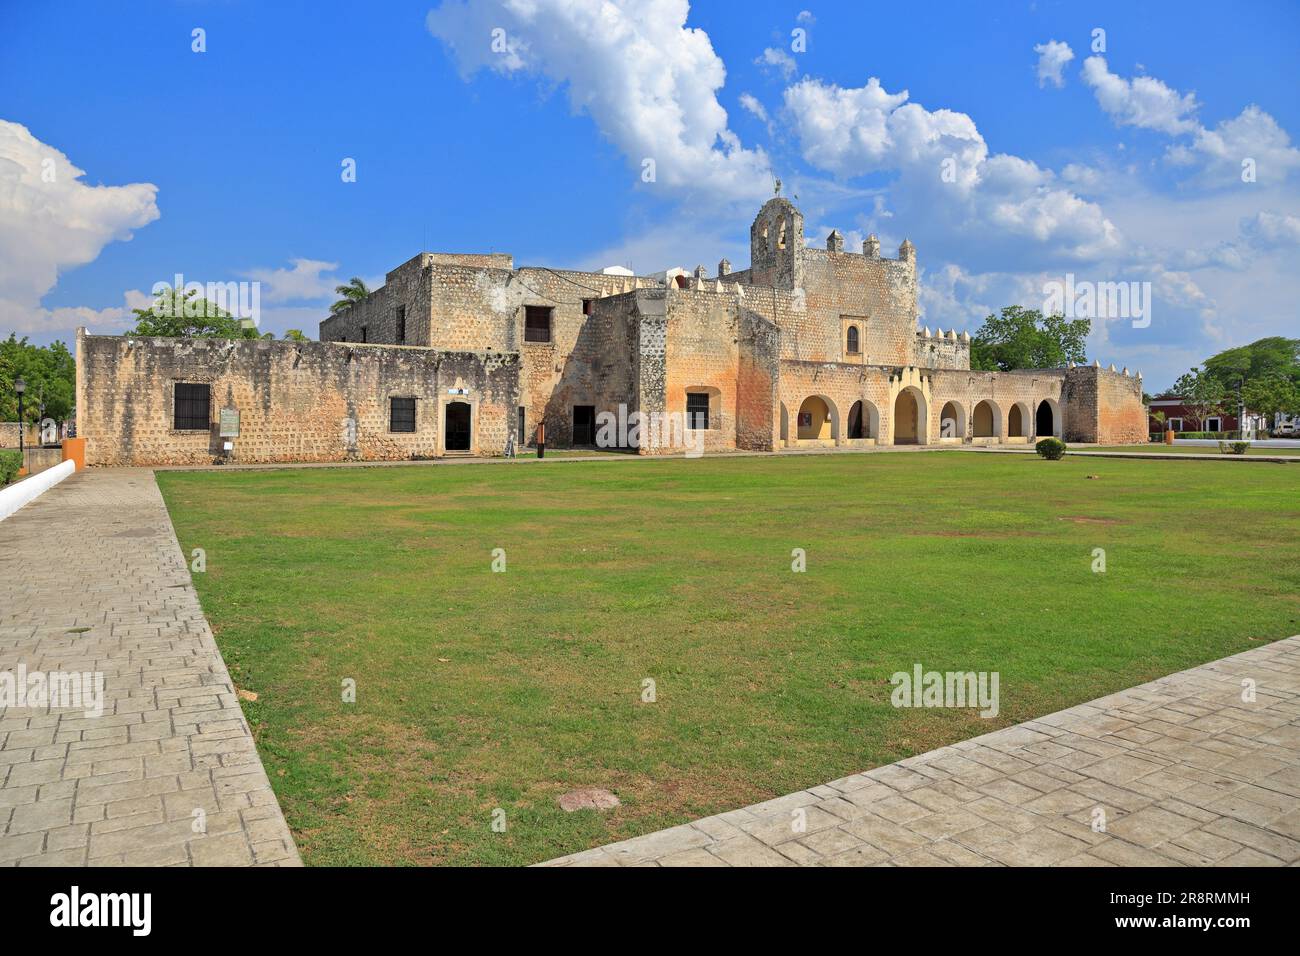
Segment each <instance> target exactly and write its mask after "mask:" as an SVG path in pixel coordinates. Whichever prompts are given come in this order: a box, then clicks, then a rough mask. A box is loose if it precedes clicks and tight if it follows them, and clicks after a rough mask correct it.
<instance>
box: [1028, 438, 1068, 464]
mask: <svg viewBox="0 0 1300 956" xmlns="http://www.w3.org/2000/svg"><path fill="white" fill-rule="evenodd" d="M1067 447H1068V446H1067V445H1066V444H1065V442H1063V441H1061V439H1059V438H1044V439H1041V440H1040V441H1039V442H1038V444H1036V445H1035V446H1034V449H1035V451H1037V452H1038V454H1040V455H1042V456H1043V457H1044V458H1046V459H1047V460H1048V461H1060V460H1061V458H1062V457H1064V455H1065V449H1066V448H1067Z"/></svg>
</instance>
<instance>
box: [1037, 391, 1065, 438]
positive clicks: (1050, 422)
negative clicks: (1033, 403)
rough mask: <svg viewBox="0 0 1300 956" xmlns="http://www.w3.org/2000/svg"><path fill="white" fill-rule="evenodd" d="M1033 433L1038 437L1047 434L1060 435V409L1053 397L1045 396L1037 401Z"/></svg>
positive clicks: (1043, 436) (1058, 436) (1057, 436)
mask: <svg viewBox="0 0 1300 956" xmlns="http://www.w3.org/2000/svg"><path fill="white" fill-rule="evenodd" d="M1034 434H1035V435H1036V436H1037V437H1039V438H1046V437H1047V436H1049V435H1052V436H1054V437H1056V438H1060V437H1061V409H1060V407H1059V406H1058V405H1057V404H1056V402H1055V401H1054V400H1053V399H1050V398H1045V399H1043V400H1042V401H1041V402H1039V403H1038V412H1037V414H1036V415H1035V420H1034Z"/></svg>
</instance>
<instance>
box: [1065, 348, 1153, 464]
mask: <svg viewBox="0 0 1300 956" xmlns="http://www.w3.org/2000/svg"><path fill="white" fill-rule="evenodd" d="M1065 398H1066V401H1067V403H1068V405H1067V407H1068V412H1067V415H1066V433H1065V440H1066V441H1067V442H1071V441H1073V442H1098V443H1099V444H1103V445H1123V444H1131V443H1134V442H1145V441H1146V440H1147V438H1148V434H1147V417H1146V406H1145V405H1143V404H1142V379H1140V378H1138V377H1137V376H1133V375H1128V374H1127V373H1126V371H1125V372H1116V371H1112V370H1110V369H1104V368H1101V367H1099V366H1096V365H1084V366H1080V367H1078V368H1072V369H1070V370H1069V371H1068V372H1067V373H1066V378H1065Z"/></svg>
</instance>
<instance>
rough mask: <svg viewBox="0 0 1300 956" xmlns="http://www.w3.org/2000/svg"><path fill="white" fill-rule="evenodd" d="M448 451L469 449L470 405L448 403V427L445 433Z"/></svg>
mask: <svg viewBox="0 0 1300 956" xmlns="http://www.w3.org/2000/svg"><path fill="white" fill-rule="evenodd" d="M444 437H445V447H446V450H447V451H469V405H468V404H467V403H465V402H448V403H447V427H446V431H445V433H444Z"/></svg>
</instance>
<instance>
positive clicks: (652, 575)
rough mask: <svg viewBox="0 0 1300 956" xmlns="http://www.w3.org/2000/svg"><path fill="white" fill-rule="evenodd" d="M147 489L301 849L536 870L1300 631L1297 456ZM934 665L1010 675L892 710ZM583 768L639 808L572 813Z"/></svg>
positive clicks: (502, 474) (438, 477)
mask: <svg viewBox="0 0 1300 956" xmlns="http://www.w3.org/2000/svg"><path fill="white" fill-rule="evenodd" d="M1089 476H1096V477H1095V478H1091V479H1090V478H1089ZM158 483H159V485H160V486H161V488H162V490H163V494H164V495H165V497H166V500H167V504H168V507H169V509H170V511H171V514H172V518H173V521H174V522H175V525H176V530H177V532H178V534H179V537H180V541H181V545H182V547H183V548H184V549H185V551H186V553H187V554H188V553H189V550H190V549H192V548H196V547H201V548H204V549H206V552H207V572H206V573H204V574H195V575H194V579H195V584H196V585H197V587H198V591H199V594H200V596H201V598H202V601H203V606H204V609H205V610H206V612H207V614H208V617H209V620H210V621H211V622H212V624H213V627H214V628H215V629H216V634H217V640H218V643H219V644H220V646H221V650H222V653H223V654H224V656H225V659H226V662H227V664H228V665H229V666H230V669H231V672H232V674H233V676H234V679H235V682H236V684H237V685H239V686H240V687H241V688H245V689H248V690H251V691H255V692H256V693H257V694H258V695H259V696H258V699H257V701H256V702H252V703H249V702H245V703H244V705H243V706H244V709H245V713H246V714H247V715H248V719H249V722H250V724H251V725H252V726H253V728H254V732H255V734H256V736H257V741H258V747H259V750H260V752H261V754H262V758H263V760H264V761H265V764H266V767H267V771H268V773H269V774H270V777H271V782H272V784H273V785H274V787H275V790H276V793H277V795H278V797H279V799H280V803H281V805H282V806H283V808H284V811H285V814H286V816H287V818H288V821H289V824H290V826H291V827H292V828H293V831H294V834H295V837H296V838H297V840H298V844H299V847H300V849H301V851H302V855H303V857H304V859H305V860H306V861H307V862H308V863H314V864H473V863H484V864H516V863H531V862H535V861H539V860H543V859H548V858H551V857H554V856H558V855H561V854H565V853H569V852H573V851H576V850H580V849H583V848H586V847H590V846H595V845H598V844H602V843H606V842H609V841H611V840H617V839H622V838H624V837H628V836H632V835H635V834H639V833H645V832H648V831H651V830H655V829H658V828H661V827H665V826H671V825H674V824H677V823H681V822H683V821H686V820H689V819H693V818H696V817H699V816H703V815H706V814H711V813H716V812H720V811H724V810H730V809H734V808H736V807H739V806H744V805H746V804H749V803H753V802H756V801H759V800H762V799H765V798H768V797H772V796H776V795H780V794H784V793H787V792H790V791H793V790H797V789H800V788H803V787H808V786H812V785H816V784H820V783H823V782H825V781H827V780H831V779H834V778H837V777H840V776H843V775H845V774H849V773H853V772H857V771H861V770H866V769H868V768H870V767H873V766H877V765H880V764H883V763H888V762H891V761H893V760H897V759H900V758H902V757H905V756H908V755H910V754H914V753H918V752H922V751H925V750H929V749H932V748H934V747H936V746H940V745H942V744H947V743H952V742H954V741H957V740H961V739H963V738H966V737H970V736H974V735H976V734H980V733H984V732H987V731H990V730H993V729H995V728H996V727H999V726H1005V725H1007V724H1010V723H1016V722H1019V721H1022V720H1025V719H1027V718H1030V717H1033V716H1036V715H1041V714H1044V713H1047V712H1050V711H1054V710H1058V709H1060V708H1062V707H1066V706H1068V705H1071V704H1074V703H1078V702H1080V701H1084V700H1089V699H1092V698H1094V697H1097V696H1100V695H1102V694H1106V693H1109V692H1112V691H1115V690H1119V689H1120V688H1124V687H1129V686H1131V685H1133V684H1137V683H1140V682H1142V681H1146V680H1150V679H1152V678H1154V677H1157V676H1160V675H1163V674H1168V673H1170V672H1173V671H1177V670H1181V669H1183V668H1186V667H1190V666H1193V665H1196V664H1199V663H1203V662H1205V661H1209V660H1212V659H1214V658H1218V657H1221V656H1223V655H1225V654H1230V653H1233V652H1236V651H1240V650H1244V649H1247V648H1250V647H1257V646H1259V645H1260V644H1262V643H1265V642H1269V641H1273V640H1276V639H1279V638H1282V637H1285V636H1288V635H1291V634H1295V633H1297V632H1300V501H1298V500H1297V492H1300V469H1297V468H1290V467H1286V466H1258V467H1253V468H1246V469H1242V468H1226V467H1204V466H1188V465H1182V464H1179V463H1177V462H1160V461H1150V460H1136V461H1126V460H1120V459H1102V458H1075V459H1071V458H1069V457H1068V456H1067V458H1066V459H1065V460H1063V461H1060V462H1048V461H1044V460H1042V459H1039V458H1037V457H1036V456H1021V455H971V454H960V453H943V452H939V453H931V454H876V455H827V456H799V457H793V456H792V457H772V458H739V459H734V458H733V459H725V458H703V459H697V460H692V461H688V460H684V459H668V460H654V461H602V462H585V463H584V462H567V463H557V464H556V465H555V466H553V467H552V466H549V465H546V464H545V463H542V464H534V465H527V466H525V465H519V466H515V465H511V464H509V463H502V464H484V465H468V466H439V465H431V466H415V467H407V468H355V469H352V468H338V469H315V470H297V471H293V470H284V471H248V472H225V473H223V472H160V473H159V474H158ZM495 548H504V549H505V550H506V559H507V571H506V572H505V573H493V572H492V570H491V562H492V551H493V549H495ZM794 548H803V549H805V550H806V552H807V571H806V572H805V573H802V574H796V573H793V572H792V571H791V550H792V549H794ZM1094 548H1104V549H1105V551H1106V564H1107V570H1106V572H1105V573H1104V574H1096V573H1093V572H1092V570H1091V566H1092V563H1093V554H1092V552H1093V549H1094ZM918 662H919V663H921V664H923V665H924V666H925V668H926V669H936V670H963V671H998V672H999V673H1000V678H1001V688H1000V690H1001V713H1000V714H999V715H998V717H997V718H995V719H991V720H985V719H981V718H979V717H978V716H976V714H975V712H974V711H970V710H952V709H949V710H944V709H930V710H921V709H909V710H900V709H894V708H893V707H891V706H890V704H889V694H890V691H891V686H890V684H889V677H890V675H891V674H892V673H894V672H895V671H900V670H903V671H909V670H911V668H912V666H913V664H915V663H918ZM345 678H352V679H354V680H355V681H356V686H357V700H356V703H355V704H345V703H343V702H342V701H341V699H340V698H341V694H340V687H341V682H342V681H343V680H344V679H345ZM646 678H651V679H653V680H654V681H655V682H656V685H657V686H656V690H657V701H656V702H655V703H642V702H641V694H642V682H643V680H644V679H646ZM582 786H597V787H605V788H607V789H609V790H612V791H613V792H615V793H616V794H617V795H618V796H619V797H620V798H621V800H622V803H623V805H622V806H621V807H619V808H617V809H615V810H612V811H607V812H604V813H598V812H597V811H594V810H582V811H578V812H576V813H565V812H563V811H562V810H560V809H559V808H558V806H557V804H556V798H557V797H558V796H559V795H560V794H561V793H563V792H565V791H567V790H570V789H573V788H576V787H582ZM498 807H500V808H503V809H504V810H505V812H506V822H507V830H506V832H504V833H497V832H493V830H492V827H491V822H492V816H491V815H492V811H493V810H494V808H498Z"/></svg>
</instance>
